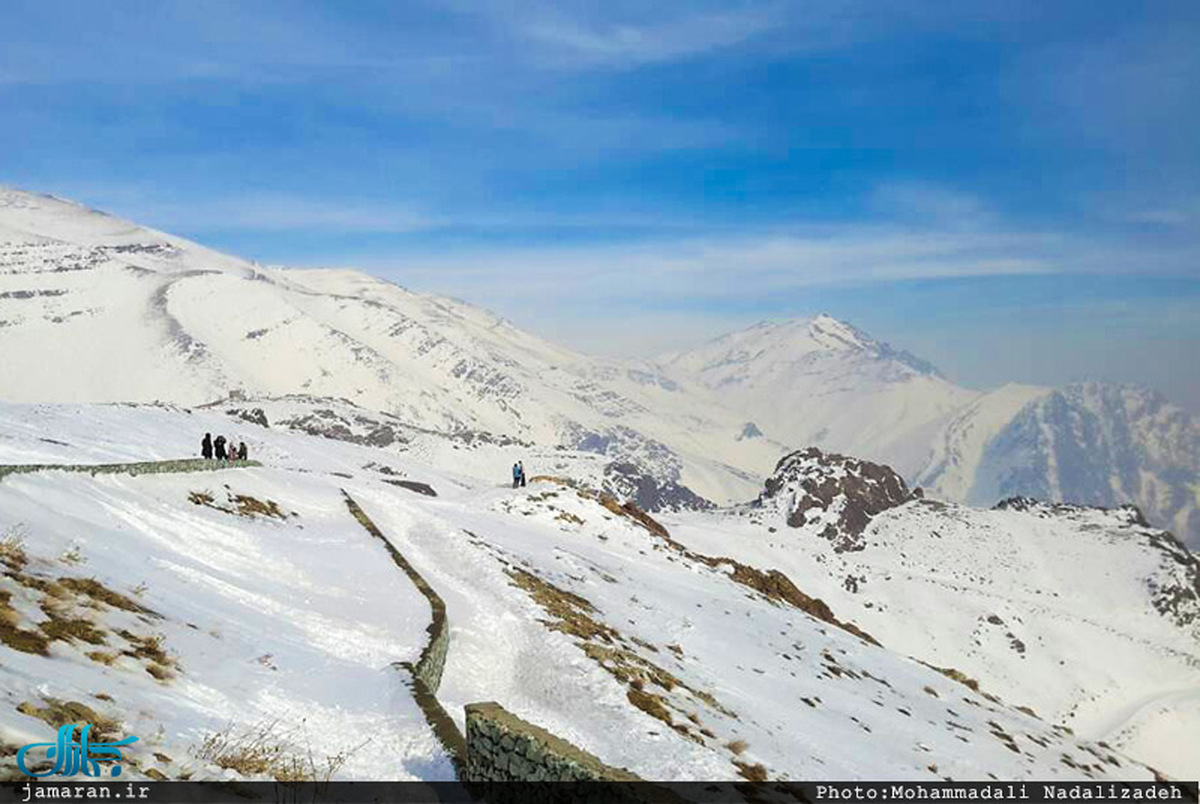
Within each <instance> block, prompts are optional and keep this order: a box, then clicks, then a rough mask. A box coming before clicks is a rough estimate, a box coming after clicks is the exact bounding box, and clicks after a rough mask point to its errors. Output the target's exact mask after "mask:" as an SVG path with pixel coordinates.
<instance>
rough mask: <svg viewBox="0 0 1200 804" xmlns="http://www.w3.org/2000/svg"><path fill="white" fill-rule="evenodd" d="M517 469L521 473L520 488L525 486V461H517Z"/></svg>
mask: <svg viewBox="0 0 1200 804" xmlns="http://www.w3.org/2000/svg"><path fill="white" fill-rule="evenodd" d="M517 470H518V471H519V472H520V474H521V488H525V462H524V461H517Z"/></svg>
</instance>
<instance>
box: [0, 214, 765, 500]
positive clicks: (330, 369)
mask: <svg viewBox="0 0 1200 804" xmlns="http://www.w3.org/2000/svg"><path fill="white" fill-rule="evenodd" d="M0 353H3V354H4V355H5V359H4V361H2V362H0V398H2V399H6V400H9V401H19V402H39V401H55V402H115V401H132V402H150V401H155V400H162V401H168V402H173V403H178V404H185V405H196V404H203V403H207V402H212V401H214V400H217V399H221V398H226V397H228V396H229V395H231V394H240V395H243V396H247V397H266V398H272V397H282V396H287V395H298V394H303V395H305V396H307V397H310V398H330V399H344V400H348V401H350V402H352V403H354V404H356V405H358V406H361V407H363V408H368V409H371V410H375V411H382V412H384V413H387V414H390V415H392V416H393V417H399V418H400V419H403V421H404V422H406V423H407V424H409V425H412V426H415V427H419V428H426V429H430V430H436V431H440V432H446V433H455V432H486V433H493V434H498V435H503V436H507V437H510V438H513V439H518V440H522V441H530V442H536V443H538V444H541V445H544V446H562V447H566V448H570V449H578V450H583V451H587V452H592V453H597V454H600V455H603V456H605V457H607V458H608V459H609V461H610V462H612V463H615V464H620V465H623V466H626V467H629V466H632V467H634V469H633V470H627V471H626V474H629V472H630V471H632V472H633V473H634V474H638V475H644V476H648V477H650V478H652V479H653V480H654V482H655V483H656V484H658V485H667V486H670V485H672V484H673V485H674V486H678V487H682V488H685V489H686V490H687V491H688V492H690V493H693V494H695V495H699V497H702V498H706V499H710V500H714V501H720V502H724V501H728V500H732V499H744V498H746V497H749V496H752V495H753V494H754V493H755V491H756V489H757V486H758V482H759V478H761V476H762V473H763V472H764V471H765V470H766V468H768V467H769V466H770V464H771V463H772V462H773V461H774V460H775V459H776V458H777V457H778V456H779V455H780V454H782V452H783V451H784V448H783V447H782V445H780V444H777V443H774V442H771V441H770V440H769V439H765V438H759V439H743V438H739V436H740V435H741V434H742V430H743V427H744V424H745V422H744V421H743V420H742V419H741V418H740V415H739V414H734V413H732V412H730V411H728V410H726V409H724V408H722V407H721V406H720V405H719V404H717V403H716V402H714V401H713V400H712V399H711V397H710V396H709V395H707V394H704V393H692V392H691V390H690V389H689V388H688V387H687V385H686V384H682V383H675V382H668V381H667V380H665V379H664V378H662V377H658V376H656V375H653V374H651V373H648V372H646V371H644V370H635V369H627V368H624V367H621V366H618V365H615V364H611V363H604V362H601V361H595V360H591V359H589V358H585V357H583V356H581V355H578V354H575V353H572V352H569V351H567V350H564V349H560V348H558V347H555V346H553V345H551V344H548V343H546V342H544V341H542V340H539V339H537V338H535V337H533V336H531V335H529V334H527V333H524V332H522V331H521V330H519V329H517V328H516V327H514V326H513V325H512V324H510V323H509V322H507V321H504V320H502V319H499V318H497V317H496V316H494V315H492V314H490V313H488V312H486V311H484V310H481V309H478V308H475V307H471V306H469V305H467V304H464V303H462V302H458V301H454V300H451V299H446V298H441V297H435V296H428V295H423V294H418V293H413V292H410V291H408V290H405V289H403V288H401V287H398V286H396V285H393V284H390V283H388V282H384V281H382V280H379V279H375V278H372V277H369V276H367V275H364V274H359V273H356V272H352V271H317V270H311V271H303V270H285V269H277V268H264V267H262V266H259V265H256V264H252V263H249V262H246V261H244V260H239V259H236V258H233V257H229V256H225V255H220V254H216V253H215V252H212V251H210V250H208V249H205V248H203V247H200V246H197V245H195V244H193V243H189V242H187V241H185V240H181V239H179V238H175V237H171V236H169V235H164V234H162V233H160V232H156V231H153V230H149V229H144V228H141V227H138V226H136V225H134V224H131V223H128V222H124V221H120V220H118V219H115V218H112V217H110V216H108V215H104V214H102V213H99V212H95V211H93V210H89V209H86V208H84V207H81V206H79V205H76V204H72V203H70V202H66V201H62V200H59V199H55V198H50V197H46V196H38V195H33V194H30V193H24V192H19V191H15V190H0ZM48 366H52V367H53V370H47V367H48ZM501 477H503V472H502V473H501ZM676 496H677V497H678V498H679V499H686V498H687V496H686V494H684V493H683V492H681V493H680V494H679V495H676Z"/></svg>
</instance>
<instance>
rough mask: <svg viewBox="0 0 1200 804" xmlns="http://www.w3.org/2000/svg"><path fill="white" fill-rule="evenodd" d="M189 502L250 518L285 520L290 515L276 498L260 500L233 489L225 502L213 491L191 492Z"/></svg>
mask: <svg viewBox="0 0 1200 804" xmlns="http://www.w3.org/2000/svg"><path fill="white" fill-rule="evenodd" d="M188 502H190V503H192V504H193V505H201V506H204V507H205V508H211V509H213V510H214V511H221V512H223V513H226V514H233V515H235V516H244V517H247V518H248V519H254V518H255V517H263V518H266V519H280V520H284V519H287V518H288V516H289V514H288V513H287V512H286V511H284V510H283V509H282V508H280V507H279V503H277V502H275V501H274V500H260V499H258V498H257V497H252V496H250V495H249V494H235V493H234V492H232V491H226V493H225V502H224V503H219V502H217V498H216V497H215V496H214V495H213V493H212V492H211V491H193V492H190V493H189V494H188Z"/></svg>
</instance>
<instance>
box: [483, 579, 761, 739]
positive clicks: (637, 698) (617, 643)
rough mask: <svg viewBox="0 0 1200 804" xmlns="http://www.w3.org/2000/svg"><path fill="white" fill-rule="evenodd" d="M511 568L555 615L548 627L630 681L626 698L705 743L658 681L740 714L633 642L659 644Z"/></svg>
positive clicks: (703, 732)
mask: <svg viewBox="0 0 1200 804" xmlns="http://www.w3.org/2000/svg"><path fill="white" fill-rule="evenodd" d="M506 572H507V573H508V575H509V577H511V578H512V579H513V584H514V585H515V586H518V587H520V588H521V589H524V590H525V591H526V592H528V593H529V594H530V596H531V597H532V598H533V599H534V602H536V603H537V604H538V605H539V606H540V607H541V608H542V609H543V610H544V611H545V612H546V613H547V614H549V615H550V619H548V620H543V622H544V623H545V624H546V626H547V627H548V628H550V629H551V630H553V631H558V632H560V633H563V634H567V635H569V636H572V637H575V638H576V643H575V644H576V645H578V647H579V648H580V649H581V650H582V651H583V652H584V654H586V655H587V656H588V658H590V659H592V660H593V661H595V662H596V663H597V664H598V665H600V667H601V668H602V669H603V670H605V671H606V672H607V673H609V675H611V676H612V677H613V678H615V679H616V680H617V681H619V682H621V683H622V684H624V685H625V686H626V697H627V698H628V700H629V702H630V703H631V704H633V705H634V706H636V707H637V708H638V709H641V710H642V711H643V712H645V713H646V714H648V715H650V716H651V717H653V718H656V719H657V720H660V721H662V722H663V723H665V724H667V725H668V726H670V727H671V728H672V729H674V730H675V731H677V732H679V733H680V734H682V735H683V736H685V737H687V738H688V739H690V740H694V741H696V742H699V743H703V742H704V740H703V739H702V737H701V736H699V735H698V734H696V733H695V732H693V730H692V729H693V726H692V725H691V724H689V723H685V722H680V723H676V722H675V719H674V718H673V717H672V715H671V709H675V710H677V711H679V712H681V713H684V714H685V715H687V711H688V710H686V709H683V708H680V707H679V706H677V705H676V704H673V703H672V701H671V700H670V699H668V698H667V697H666V696H665V695H663V694H659V693H657V692H652V691H650V690H649V689H648V687H649V686H651V685H653V686H655V687H657V688H658V689H660V690H662V691H663V692H664V693H669V692H673V691H675V690H677V689H681V690H685V691H686V692H688V693H690V694H691V696H692V697H693V698H695V699H696V700H699V701H701V702H702V703H704V704H705V705H707V706H709V707H710V708H712V709H714V710H716V711H718V712H721V713H722V714H724V715H726V716H728V717H732V718H736V717H737V715H736V714H735V713H733V712H732V711H730V710H729V709H727V708H725V707H723V706H722V705H721V704H720V703H718V702H717V700H716V698H714V697H713V696H712V694H710V693H708V692H705V691H703V690H697V689H694V688H692V687H690V686H688V685H687V684H685V683H684V682H682V681H681V680H680V679H679V678H677V677H676V676H674V675H673V674H672V673H670V672H669V671H667V670H665V669H663V668H662V667H659V666H658V665H657V664H655V663H654V662H651V661H650V660H648V659H646V658H644V657H642V656H641V655H639V654H638V653H637V652H636V651H635V650H633V646H634V645H639V646H641V647H643V648H644V649H646V650H649V651H652V652H655V653H657V652H658V648H657V646H655V645H652V644H651V643H649V642H646V641H645V640H641V639H636V638H633V637H630V638H629V639H626V638H625V637H624V636H622V635H621V633H620V632H619V631H617V630H616V629H615V628H613V627H611V626H609V625H607V624H605V623H603V622H600V621H599V620H598V619H597V618H596V617H594V616H593V615H595V614H597V613H598V612H597V611H596V608H595V607H594V606H593V605H592V604H591V603H590V602H589V601H588V600H586V599H585V598H582V597H580V596H579V595H576V594H573V593H571V592H568V591H566V590H564V589H560V588H559V587H557V586H555V585H554V584H552V583H550V582H549V581H546V580H544V579H542V578H539V577H538V576H536V575H534V574H533V573H531V572H527V571H525V570H523V569H519V568H515V567H510V568H509V569H508V570H506ZM688 720H691V721H692V723H693V724H696V725H699V722H700V720H699V716H698V715H695V714H694V713H692V714H690V715H688ZM700 734H701V735H704V736H710V735H712V732H711V731H709V730H707V729H701V730H700Z"/></svg>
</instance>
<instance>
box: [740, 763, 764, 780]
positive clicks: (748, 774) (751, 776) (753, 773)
mask: <svg viewBox="0 0 1200 804" xmlns="http://www.w3.org/2000/svg"><path fill="white" fill-rule="evenodd" d="M733 764H734V765H736V766H737V769H738V775H739V776H741V777H742V778H743V779H747V780H749V781H751V782H765V781H767V769H766V768H765V767H764V766H763V765H762V764H760V763H755V764H753V765H751V764H750V763H749V762H741V761H739V760H736V759H735V760H734V761H733Z"/></svg>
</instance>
